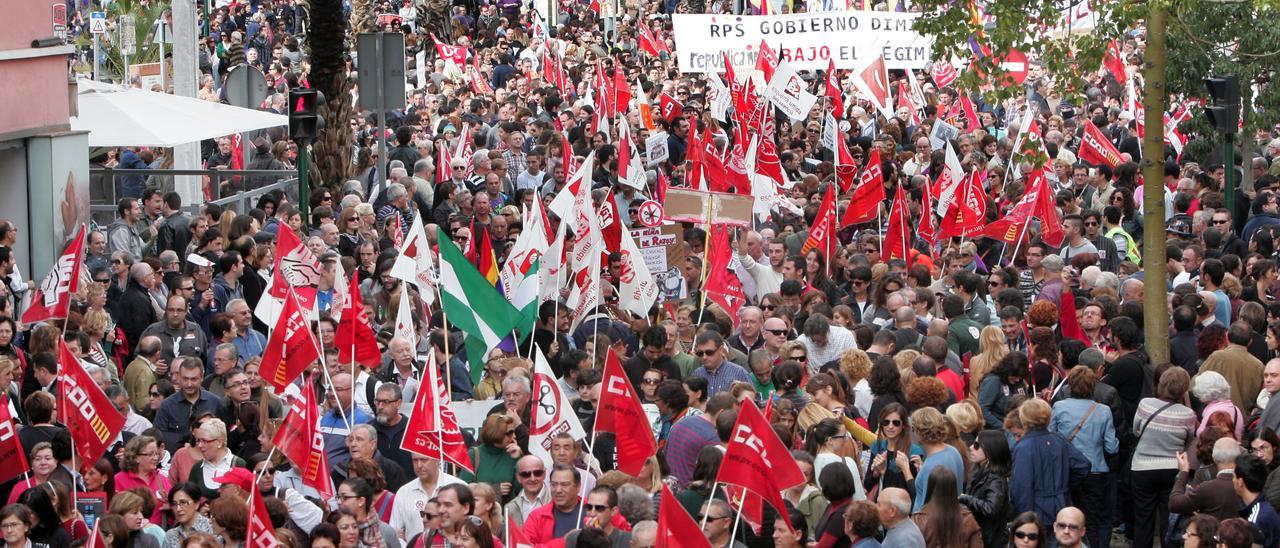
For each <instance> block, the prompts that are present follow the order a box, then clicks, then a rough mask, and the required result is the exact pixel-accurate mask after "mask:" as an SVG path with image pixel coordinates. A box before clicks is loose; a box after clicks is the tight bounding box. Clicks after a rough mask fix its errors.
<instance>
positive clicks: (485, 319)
mask: <svg viewBox="0 0 1280 548" xmlns="http://www.w3.org/2000/svg"><path fill="white" fill-rule="evenodd" d="M440 297H441V299H440V304H441V307H442V308H443V309H444V313H445V315H446V316H447V317H448V320H449V323H452V324H453V325H454V326H455V327H457V328H458V329H460V330H462V332H463V333H464V334H465V335H466V347H467V361H468V362H470V364H471V380H472V382H480V373H481V372H482V371H484V355H485V354H486V353H487V352H489V350H491V349H493V347H495V346H498V343H499V342H501V341H502V339H503V338H504V337H506V336H507V335H510V334H511V331H512V330H514V329H515V328H516V326H517V325H519V323H520V319H521V315H520V311H518V310H516V309H515V307H513V306H511V303H509V302H507V299H506V298H505V297H503V296H502V293H500V292H499V291H498V289H497V288H496V287H494V286H493V284H491V283H489V281H488V280H486V279H485V277H484V276H482V275H481V274H480V271H478V270H476V267H475V265H473V264H471V261H468V260H467V257H466V256H465V255H463V254H462V252H461V251H459V250H458V247H457V246H456V245H454V244H453V242H451V241H449V239H448V238H440Z"/></svg>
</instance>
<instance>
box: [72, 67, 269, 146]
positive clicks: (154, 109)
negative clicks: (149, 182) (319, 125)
mask: <svg viewBox="0 0 1280 548" xmlns="http://www.w3.org/2000/svg"><path fill="white" fill-rule="evenodd" d="M78 84H79V91H78V94H77V100H78V101H79V107H78V109H79V114H80V115H79V116H78V117H74V118H72V119H71V129H73V130H78V131H88V132H89V146H91V147H115V146H150V147H172V146H175V145H181V144H184V143H193V142H198V141H203V140H205V139H212V138H215V137H221V136H223V135H230V134H232V133H243V132H246V131H253V130H257V129H264V128H270V127H277V126H284V125H287V124H288V123H289V118H288V117H287V116H284V115H281V114H273V113H270V112H263V111H258V110H251V109H247V108H240V107H233V106H230V105H224V104H222V103H214V102H210V101H203V100H200V99H195V98H192V97H180V96H177V95H169V94H167V93H157V92H153V91H145V90H142V89H136V88H123V87H120V86H115V85H111V84H103V83H100V82H94V81H92V80H87V79H80V80H79V81H78Z"/></svg>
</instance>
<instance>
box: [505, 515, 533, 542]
mask: <svg viewBox="0 0 1280 548" xmlns="http://www.w3.org/2000/svg"><path fill="white" fill-rule="evenodd" d="M507 546H510V547H511V548H533V541H531V540H529V536H528V535H526V534H524V529H521V528H520V526H519V525H516V518H515V517H514V516H512V515H511V514H509V513H508V514H507Z"/></svg>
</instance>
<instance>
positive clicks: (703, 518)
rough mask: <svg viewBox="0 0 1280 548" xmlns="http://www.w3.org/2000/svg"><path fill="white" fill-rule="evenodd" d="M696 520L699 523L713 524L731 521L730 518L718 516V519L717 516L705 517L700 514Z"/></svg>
mask: <svg viewBox="0 0 1280 548" xmlns="http://www.w3.org/2000/svg"><path fill="white" fill-rule="evenodd" d="M696 519H697V520H698V521H706V522H707V523H711V522H713V521H717V520H722V519H729V516H718V517H716V516H704V515H702V514H698V515H697V516H696Z"/></svg>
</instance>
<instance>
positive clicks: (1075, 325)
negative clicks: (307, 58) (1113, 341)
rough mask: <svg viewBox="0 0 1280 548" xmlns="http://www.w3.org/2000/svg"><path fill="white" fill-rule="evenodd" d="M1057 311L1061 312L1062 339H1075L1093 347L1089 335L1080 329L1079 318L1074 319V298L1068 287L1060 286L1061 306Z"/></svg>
mask: <svg viewBox="0 0 1280 548" xmlns="http://www.w3.org/2000/svg"><path fill="white" fill-rule="evenodd" d="M1058 309H1059V310H1060V311H1061V312H1062V339H1063V340H1066V339H1076V340H1078V341H1080V342H1082V343H1085V344H1087V345H1090V346H1093V341H1090V340H1089V335H1088V334H1086V333H1085V332H1084V328H1083V327H1080V318H1078V317H1076V297H1075V295H1074V294H1073V293H1072V292H1071V287H1070V286H1068V285H1065V284H1064V285H1063V286H1062V306H1060V307H1058Z"/></svg>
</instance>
